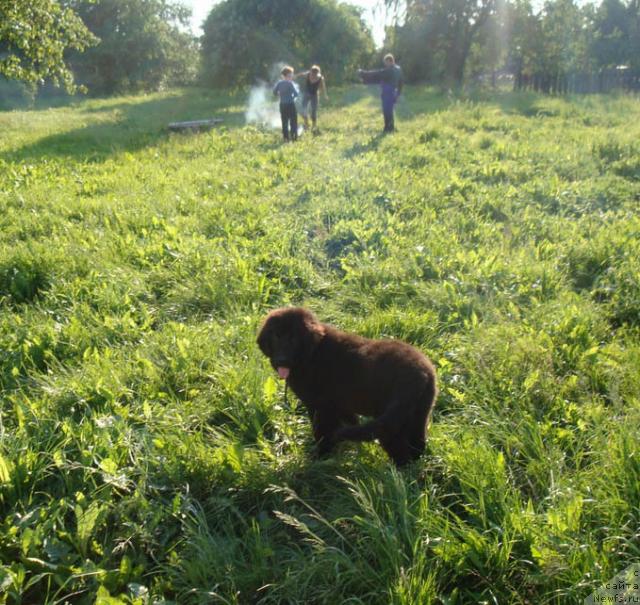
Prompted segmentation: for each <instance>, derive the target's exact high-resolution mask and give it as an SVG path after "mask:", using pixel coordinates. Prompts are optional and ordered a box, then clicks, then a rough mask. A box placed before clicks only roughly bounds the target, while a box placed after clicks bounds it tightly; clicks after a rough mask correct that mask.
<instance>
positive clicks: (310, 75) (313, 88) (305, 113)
mask: <svg viewBox="0 0 640 605" xmlns="http://www.w3.org/2000/svg"><path fill="white" fill-rule="evenodd" d="M302 76H304V83H303V85H302V117H303V118H304V126H305V128H309V106H311V125H312V128H313V129H314V130H315V129H316V126H317V123H318V96H319V94H318V92H319V90H322V92H323V93H324V98H325V99H329V95H328V94H327V85H326V82H325V79H324V76H323V75H322V73H321V72H320V67H318V66H317V65H312V66H311V69H310V70H309V71H303V72H301V73H299V74H296V75H295V76H294V78H300V77H302Z"/></svg>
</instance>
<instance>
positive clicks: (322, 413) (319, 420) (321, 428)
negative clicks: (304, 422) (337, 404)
mask: <svg viewBox="0 0 640 605" xmlns="http://www.w3.org/2000/svg"><path fill="white" fill-rule="evenodd" d="M339 425H340V419H339V417H338V415H337V414H335V413H334V412H333V411H332V410H330V409H326V408H319V409H316V410H315V412H314V414H313V420H312V426H313V438H314V439H315V441H316V453H317V455H318V457H319V458H324V457H325V456H327V455H329V454H330V453H331V451H332V450H333V448H334V446H335V439H334V435H335V433H336V431H337V429H338V426H339Z"/></svg>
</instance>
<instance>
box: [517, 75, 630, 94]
mask: <svg viewBox="0 0 640 605" xmlns="http://www.w3.org/2000/svg"><path fill="white" fill-rule="evenodd" d="M513 88H514V90H534V91H536V92H542V93H546V94H593V93H605V92H612V91H614V90H622V91H627V92H640V73H637V72H632V71H631V70H629V69H606V70H602V71H599V72H576V73H569V74H555V75H554V74H523V73H516V74H514V78H513Z"/></svg>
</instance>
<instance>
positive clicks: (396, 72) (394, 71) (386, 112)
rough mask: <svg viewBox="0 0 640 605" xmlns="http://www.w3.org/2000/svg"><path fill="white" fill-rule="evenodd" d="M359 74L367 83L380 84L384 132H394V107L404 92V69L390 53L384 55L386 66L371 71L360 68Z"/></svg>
mask: <svg viewBox="0 0 640 605" xmlns="http://www.w3.org/2000/svg"><path fill="white" fill-rule="evenodd" d="M358 75H359V76H360V78H362V81H363V82H364V83H365V84H380V88H381V91H380V97H381V99H382V115H383V116H384V132H393V131H394V130H395V129H396V127H395V120H394V115H393V108H394V106H395V104H396V102H397V100H398V97H399V96H400V93H401V92H402V86H403V80H402V69H400V66H399V65H397V64H396V60H395V58H394V57H393V55H391V54H388V55H385V57H384V68H382V69H373V70H370V71H365V70H362V69H359V70H358Z"/></svg>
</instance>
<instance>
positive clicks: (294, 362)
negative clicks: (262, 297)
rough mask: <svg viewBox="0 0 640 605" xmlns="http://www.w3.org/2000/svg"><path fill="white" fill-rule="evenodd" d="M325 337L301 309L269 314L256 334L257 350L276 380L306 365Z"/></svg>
mask: <svg viewBox="0 0 640 605" xmlns="http://www.w3.org/2000/svg"><path fill="white" fill-rule="evenodd" d="M324 334H325V329H324V326H323V325H322V324H321V323H320V322H319V321H318V320H317V319H316V318H315V316H314V315H313V313H311V312H310V311H307V310H306V309H303V308H301V307H289V308H284V309H276V310H275V311H271V313H269V315H268V316H267V318H266V319H265V321H264V324H262V328H261V329H260V333H259V334H258V346H259V347H260V350H261V351H262V352H263V353H264V354H265V355H266V356H267V357H268V358H269V361H271V365H272V366H273V368H274V370H276V372H278V376H280V378H283V379H286V378H288V376H289V372H290V371H291V370H292V369H294V368H296V367H299V366H300V365H302V364H304V363H305V362H308V361H309V360H310V359H311V356H312V354H313V351H314V350H315V348H316V347H317V346H318V343H319V342H320V341H321V340H322V338H323V337H324Z"/></svg>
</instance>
